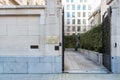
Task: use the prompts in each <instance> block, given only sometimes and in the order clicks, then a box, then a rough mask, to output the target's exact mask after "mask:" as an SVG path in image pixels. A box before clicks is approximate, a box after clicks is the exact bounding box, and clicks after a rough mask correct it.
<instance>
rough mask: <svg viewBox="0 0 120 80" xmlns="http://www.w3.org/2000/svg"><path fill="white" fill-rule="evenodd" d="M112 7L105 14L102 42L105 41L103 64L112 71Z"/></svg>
mask: <svg viewBox="0 0 120 80" xmlns="http://www.w3.org/2000/svg"><path fill="white" fill-rule="evenodd" d="M111 14H112V10H111V7H110V8H108V11H107V12H106V13H105V14H104V15H103V23H102V27H103V28H102V29H103V30H102V31H103V32H102V41H103V42H102V43H103V65H104V66H105V67H106V68H107V69H109V70H110V71H111Z"/></svg>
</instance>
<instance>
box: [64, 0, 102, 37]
mask: <svg viewBox="0 0 120 80" xmlns="http://www.w3.org/2000/svg"><path fill="white" fill-rule="evenodd" d="M100 2H101V0H99V1H98V0H63V6H64V16H65V17H64V20H65V23H64V26H65V35H72V34H80V33H84V32H86V31H87V30H89V29H90V28H89V22H88V18H89V17H90V15H91V14H92V12H94V10H95V8H96V7H97V6H98V5H99V4H100Z"/></svg>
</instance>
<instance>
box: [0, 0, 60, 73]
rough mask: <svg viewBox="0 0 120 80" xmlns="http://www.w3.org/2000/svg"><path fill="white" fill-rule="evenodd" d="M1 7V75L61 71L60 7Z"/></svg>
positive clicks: (53, 0) (51, 2)
mask: <svg viewBox="0 0 120 80" xmlns="http://www.w3.org/2000/svg"><path fill="white" fill-rule="evenodd" d="M60 2H61V1H60V0H46V5H41V6H34V5H30V6H25V5H24V6H23V5H20V6H0V73H61V72H62V44H61V43H62V6H61V4H60Z"/></svg>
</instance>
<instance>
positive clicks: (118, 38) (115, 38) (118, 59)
mask: <svg viewBox="0 0 120 80" xmlns="http://www.w3.org/2000/svg"><path fill="white" fill-rule="evenodd" d="M119 21H120V2H116V3H115V4H114V5H113V6H112V19H111V56H112V57H111V62H112V65H111V66H112V72H113V73H120V29H119V28H120V22H119Z"/></svg>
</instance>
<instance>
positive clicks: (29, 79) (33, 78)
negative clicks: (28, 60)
mask: <svg viewBox="0 0 120 80" xmlns="http://www.w3.org/2000/svg"><path fill="white" fill-rule="evenodd" d="M0 80H120V74H0Z"/></svg>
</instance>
